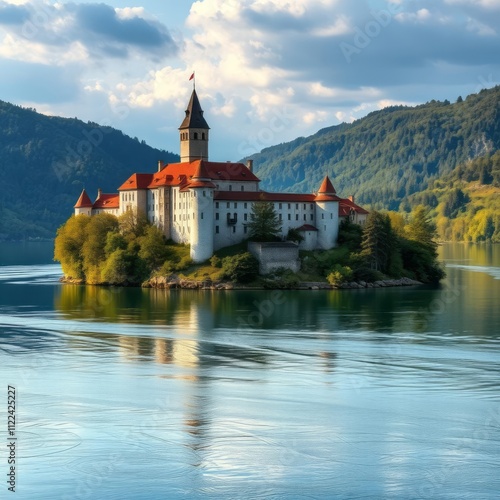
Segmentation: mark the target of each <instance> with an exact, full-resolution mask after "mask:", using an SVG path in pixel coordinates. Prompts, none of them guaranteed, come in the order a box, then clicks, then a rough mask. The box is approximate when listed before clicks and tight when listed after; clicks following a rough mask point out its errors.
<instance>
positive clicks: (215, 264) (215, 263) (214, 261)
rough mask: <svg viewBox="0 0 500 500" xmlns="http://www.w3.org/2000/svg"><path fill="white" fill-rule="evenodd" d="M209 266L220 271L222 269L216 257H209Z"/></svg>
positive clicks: (219, 260)
mask: <svg viewBox="0 0 500 500" xmlns="http://www.w3.org/2000/svg"><path fill="white" fill-rule="evenodd" d="M210 265H211V266H212V267H217V268H219V269H220V268H221V267H222V259H221V258H219V257H217V255H213V256H212V257H210Z"/></svg>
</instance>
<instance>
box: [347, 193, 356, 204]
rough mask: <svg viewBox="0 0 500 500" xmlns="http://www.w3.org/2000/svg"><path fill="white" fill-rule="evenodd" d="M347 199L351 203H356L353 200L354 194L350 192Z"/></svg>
mask: <svg viewBox="0 0 500 500" xmlns="http://www.w3.org/2000/svg"><path fill="white" fill-rule="evenodd" d="M347 199H348V200H349V201H352V202H353V203H356V202H355V201H354V195H352V194H351V196H348V197H347Z"/></svg>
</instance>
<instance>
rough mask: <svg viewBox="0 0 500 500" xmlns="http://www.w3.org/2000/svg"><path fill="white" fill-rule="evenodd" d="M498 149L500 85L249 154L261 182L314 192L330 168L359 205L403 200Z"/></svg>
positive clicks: (389, 204) (397, 109)
mask: <svg viewBox="0 0 500 500" xmlns="http://www.w3.org/2000/svg"><path fill="white" fill-rule="evenodd" d="M498 149H500V87H495V88H493V89H489V90H483V91H481V92H480V93H479V94H473V95H470V96H468V97H467V98H466V99H462V98H461V97H459V98H458V99H457V102H455V103H453V104H451V103H450V102H448V101H444V102H439V101H431V102H429V103H427V104H423V105H420V106H416V107H406V106H394V107H390V108H386V109H383V110H381V111H376V112H373V113H370V114H369V115H368V116H366V117H364V118H362V119H359V120H357V121H355V122H353V123H351V124H342V125H338V126H334V127H329V128H325V129H323V130H320V131H319V132H318V133H316V134H315V135H313V136H311V137H307V138H303V137H302V138H299V139H296V140H295V141H292V142H289V143H286V144H281V145H278V146H274V147H270V148H267V149H265V150H263V151H262V152H260V153H259V154H256V155H253V156H251V157H250V158H252V159H253V160H254V165H255V169H256V173H257V175H259V176H260V178H261V179H263V181H264V182H263V183H262V184H263V187H264V188H268V189H275V190H280V189H286V190H294V191H303V192H311V191H313V190H315V189H317V187H318V185H319V184H320V182H321V179H322V178H323V176H324V175H325V173H327V174H328V175H330V176H331V179H332V180H333V183H334V185H335V187H336V188H337V191H339V192H340V193H342V194H343V195H345V196H347V195H350V194H355V195H356V198H357V200H358V201H359V202H360V203H362V204H368V205H371V206H372V207H376V208H387V209H392V210H398V209H399V208H400V205H401V202H404V201H407V200H408V197H409V196H410V195H411V194H413V193H416V192H418V191H421V190H425V189H426V188H427V187H428V186H429V185H430V183H431V182H432V181H434V180H435V179H437V178H439V177H442V176H444V175H446V174H448V173H449V172H451V171H452V170H453V169H455V168H456V167H457V166H459V165H462V164H463V165H465V164H467V163H468V162H470V161H471V160H474V159H476V158H479V157H483V156H486V155H488V154H493V153H495V152H496V151H497V150H498Z"/></svg>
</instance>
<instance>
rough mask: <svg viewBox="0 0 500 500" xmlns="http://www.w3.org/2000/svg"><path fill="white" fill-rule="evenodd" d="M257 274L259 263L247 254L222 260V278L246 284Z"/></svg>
mask: <svg viewBox="0 0 500 500" xmlns="http://www.w3.org/2000/svg"><path fill="white" fill-rule="evenodd" d="M258 274H259V262H258V260H257V259H256V258H255V257H254V256H253V255H252V254H250V253H249V252H245V253H243V254H240V255H234V256H233V257H224V259H223V260H222V276H221V277H222V278H223V279H229V280H231V281H236V282H239V283H248V282H250V281H252V280H253V279H255V277H256V276H258Z"/></svg>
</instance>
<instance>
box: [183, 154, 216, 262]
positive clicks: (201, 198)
mask: <svg viewBox="0 0 500 500" xmlns="http://www.w3.org/2000/svg"><path fill="white" fill-rule="evenodd" d="M188 188H189V189H190V191H191V192H192V193H193V201H192V206H193V216H194V217H193V222H192V224H191V237H190V241H189V243H190V244H191V258H192V259H193V261H194V262H204V261H206V260H208V259H209V258H210V257H212V255H213V253H214V189H215V184H213V182H212V179H211V178H210V174H209V173H208V171H207V169H206V167H205V165H204V163H203V160H198V161H197V165H196V171H195V172H194V174H193V177H192V178H191V182H190V183H189V185H188Z"/></svg>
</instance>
